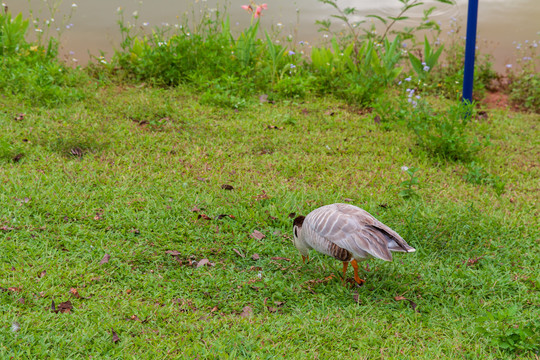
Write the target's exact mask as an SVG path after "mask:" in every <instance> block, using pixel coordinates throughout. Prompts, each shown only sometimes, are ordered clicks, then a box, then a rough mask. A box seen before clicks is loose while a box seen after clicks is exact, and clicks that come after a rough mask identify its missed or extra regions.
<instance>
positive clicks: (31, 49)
mask: <svg viewBox="0 0 540 360" xmlns="http://www.w3.org/2000/svg"><path fill="white" fill-rule="evenodd" d="M37 49H38V47H37V46H30V51H37Z"/></svg>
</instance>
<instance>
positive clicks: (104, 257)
mask: <svg viewBox="0 0 540 360" xmlns="http://www.w3.org/2000/svg"><path fill="white" fill-rule="evenodd" d="M110 259H111V255H109V254H105V256H103V259H101V261H100V262H99V265H103V264H106V263H108V262H109V260H110Z"/></svg>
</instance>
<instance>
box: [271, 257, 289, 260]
mask: <svg viewBox="0 0 540 360" xmlns="http://www.w3.org/2000/svg"><path fill="white" fill-rule="evenodd" d="M271 259H272V260H285V261H291V259H289V258H286V257H281V256H274V257H273V258H271Z"/></svg>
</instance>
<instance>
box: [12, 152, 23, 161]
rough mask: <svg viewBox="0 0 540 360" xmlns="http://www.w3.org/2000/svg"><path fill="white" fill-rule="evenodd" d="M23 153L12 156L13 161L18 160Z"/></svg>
mask: <svg viewBox="0 0 540 360" xmlns="http://www.w3.org/2000/svg"><path fill="white" fill-rule="evenodd" d="M23 156H24V154H17V155H15V156H14V157H13V162H19V161H20V160H21V159H22V158H23Z"/></svg>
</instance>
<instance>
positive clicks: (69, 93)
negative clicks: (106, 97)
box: [0, 12, 87, 105]
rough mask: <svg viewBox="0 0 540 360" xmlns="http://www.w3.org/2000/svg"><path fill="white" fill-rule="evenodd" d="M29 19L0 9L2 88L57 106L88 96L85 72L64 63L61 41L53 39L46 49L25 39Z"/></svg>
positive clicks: (0, 74) (5, 92)
mask: <svg viewBox="0 0 540 360" xmlns="http://www.w3.org/2000/svg"><path fill="white" fill-rule="evenodd" d="M28 26H29V20H28V19H23V17H22V15H21V14H19V15H17V16H16V17H15V18H12V16H11V13H9V12H5V13H4V12H0V55H1V56H0V87H1V88H2V89H3V90H4V94H6V95H8V94H11V95H13V96H15V97H19V98H22V99H24V100H25V101H28V102H30V103H33V104H43V105H54V104H58V103H62V102H71V101H74V100H77V99H81V98H83V97H84V96H85V90H84V88H83V87H82V86H81V85H82V84H85V85H87V79H86V78H85V76H84V73H82V71H80V70H79V69H72V68H69V67H67V66H65V65H64V64H62V63H60V62H59V61H58V59H57V54H58V43H57V40H56V39H54V38H50V39H49V42H48V46H47V47H46V48H45V47H43V46H41V45H39V44H38V43H29V42H27V41H26V40H25V37H26V32H27V31H28Z"/></svg>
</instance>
